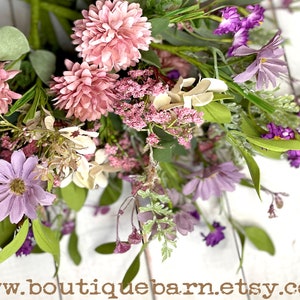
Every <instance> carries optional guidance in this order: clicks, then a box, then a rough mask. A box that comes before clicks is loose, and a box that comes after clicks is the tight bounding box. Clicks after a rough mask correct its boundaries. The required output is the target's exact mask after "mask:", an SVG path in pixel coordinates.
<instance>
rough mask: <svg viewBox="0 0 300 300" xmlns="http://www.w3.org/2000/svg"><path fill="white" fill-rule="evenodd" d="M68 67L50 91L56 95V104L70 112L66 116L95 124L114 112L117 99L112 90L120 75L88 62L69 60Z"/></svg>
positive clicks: (57, 78)
mask: <svg viewBox="0 0 300 300" xmlns="http://www.w3.org/2000/svg"><path fill="white" fill-rule="evenodd" d="M65 64H66V67H67V71H64V73H63V76H61V77H54V78H53V81H54V82H52V83H51V84H50V90H51V91H52V92H54V93H55V94H56V95H57V97H56V98H55V100H57V101H56V104H55V105H56V106H57V107H58V108H59V109H66V110H67V111H68V113H67V116H66V117H67V118H69V117H71V116H73V115H74V116H75V117H76V118H78V119H79V120H80V121H82V122H83V121H86V120H88V121H95V120H97V119H99V118H100V117H101V116H102V115H107V113H108V112H109V111H112V104H113V102H114V101H115V100H116V96H115V94H114V92H113V87H114V84H115V82H116V79H117V78H118V75H116V74H108V73H106V72H105V71H102V70H100V69H99V68H98V67H97V66H96V65H89V64H88V63H87V62H83V63H81V64H80V63H78V62H76V63H73V62H72V61H70V60H66V61H65Z"/></svg>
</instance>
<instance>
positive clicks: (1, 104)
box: [0, 63, 22, 114]
mask: <svg viewBox="0 0 300 300" xmlns="http://www.w3.org/2000/svg"><path fill="white" fill-rule="evenodd" d="M4 65H5V63H0V114H6V113H7V112H8V105H10V104H11V103H12V100H13V99H19V98H21V97H22V95H20V94H18V93H15V92H13V91H11V90H10V88H9V85H8V83H7V80H9V79H12V78H13V77H15V76H16V75H17V74H18V73H19V72H20V71H16V70H10V71H7V70H5V69H4Z"/></svg>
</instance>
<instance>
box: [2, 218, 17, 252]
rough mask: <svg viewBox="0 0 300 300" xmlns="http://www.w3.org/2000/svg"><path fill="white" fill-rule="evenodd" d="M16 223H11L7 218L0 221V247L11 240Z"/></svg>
mask: <svg viewBox="0 0 300 300" xmlns="http://www.w3.org/2000/svg"><path fill="white" fill-rule="evenodd" d="M16 227H17V225H16V224H11V223H10V221H9V218H8V217H7V218H5V219H4V220H3V221H1V222H0V247H1V248H3V247H4V246H5V245H6V244H7V242H8V241H10V240H11V238H12V237H13V234H14V232H15V230H16Z"/></svg>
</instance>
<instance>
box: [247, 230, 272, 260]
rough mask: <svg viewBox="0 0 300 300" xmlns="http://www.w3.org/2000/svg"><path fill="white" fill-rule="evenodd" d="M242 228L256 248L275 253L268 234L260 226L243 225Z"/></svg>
mask: <svg viewBox="0 0 300 300" xmlns="http://www.w3.org/2000/svg"><path fill="white" fill-rule="evenodd" d="M244 230H245V234H246V237H247V238H248V239H249V241H250V242H251V243H252V244H253V245H254V246H255V247H256V248H257V249H258V250H261V251H265V252H268V253H269V254H270V255H274V254H275V247H274V244H273V242H272V240H271V238H270V237H269V235H268V234H267V233H266V232H265V231H264V230H263V229H262V228H259V227H256V226H245V227H244Z"/></svg>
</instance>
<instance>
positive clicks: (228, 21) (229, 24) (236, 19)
mask: <svg viewBox="0 0 300 300" xmlns="http://www.w3.org/2000/svg"><path fill="white" fill-rule="evenodd" d="M221 12H222V21H221V23H220V24H219V26H218V28H217V29H216V30H215V31H214V34H218V35H222V34H227V33H229V32H236V31H237V30H238V29H239V28H240V26H241V19H240V15H239V13H238V11H237V8H236V7H226V8H224V9H222V10H221Z"/></svg>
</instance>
